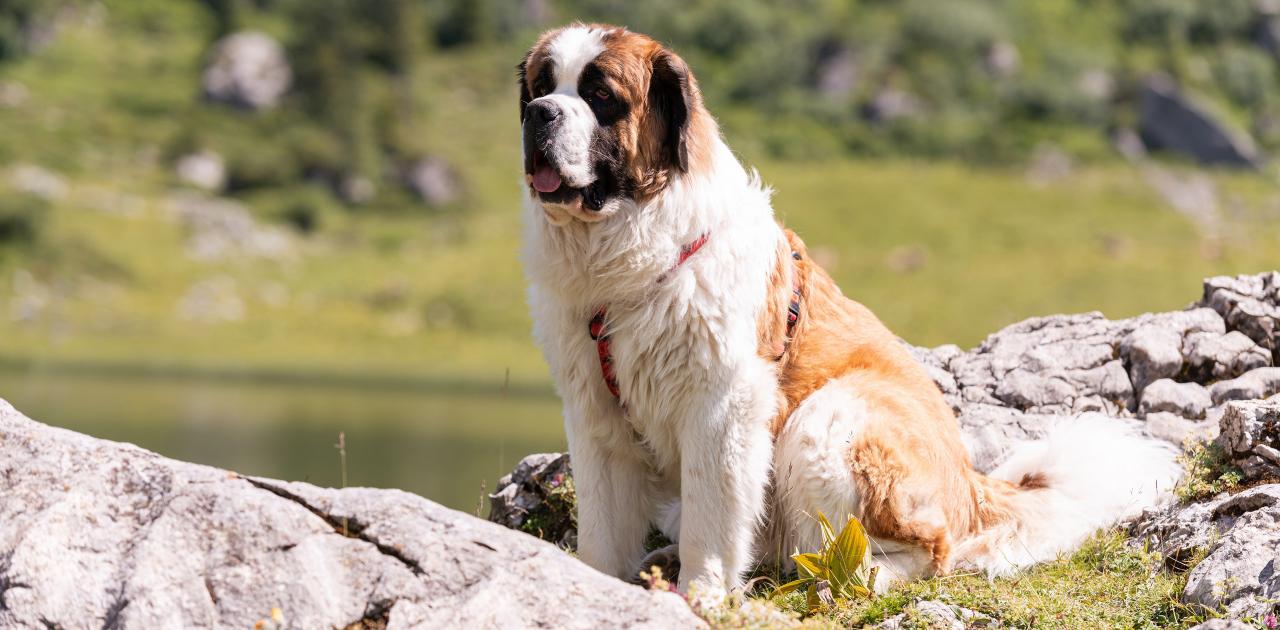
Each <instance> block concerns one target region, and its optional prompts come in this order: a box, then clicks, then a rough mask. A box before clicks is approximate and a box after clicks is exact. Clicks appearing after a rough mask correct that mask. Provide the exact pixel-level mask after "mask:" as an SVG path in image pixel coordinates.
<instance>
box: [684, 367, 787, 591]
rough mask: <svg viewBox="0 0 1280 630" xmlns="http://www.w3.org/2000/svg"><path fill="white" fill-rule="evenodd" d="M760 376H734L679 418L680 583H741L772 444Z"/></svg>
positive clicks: (714, 587) (712, 587)
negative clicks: (712, 394)
mask: <svg viewBox="0 0 1280 630" xmlns="http://www.w3.org/2000/svg"><path fill="white" fill-rule="evenodd" d="M771 384H772V381H771V380H769V379H767V378H763V377H762V378H746V377H739V378H737V379H735V381H734V382H732V383H731V384H730V385H729V386H728V387H726V388H724V390H725V391H724V392H723V393H721V394H720V395H716V396H710V397H708V398H707V400H705V401H704V402H705V404H704V405H702V408H700V409H692V410H691V411H692V412H693V413H691V414H689V415H688V416H686V418H685V420H684V425H683V427H682V430H681V436H680V451H681V469H680V476H681V479H680V501H681V521H680V575H681V579H680V589H681V590H682V591H684V592H688V590H689V589H690V588H691V587H693V586H694V585H695V584H696V585H697V587H696V588H697V589H698V591H699V592H701V593H703V594H705V595H707V596H709V597H712V598H719V597H721V596H723V594H724V593H725V591H726V589H730V590H731V589H736V588H739V587H741V586H742V574H743V572H745V571H746V570H747V569H748V568H749V565H750V562H751V550H752V548H753V542H754V537H755V534H756V527H757V525H758V524H759V523H760V521H761V516H762V514H763V511H764V502H765V501H764V499H765V492H766V491H767V486H768V484H769V469H770V462H771V459H772V450H773V444H772V439H771V436H770V434H769V418H770V417H771V416H772V413H773V409H774V400H775V398H774V393H773V389H772V387H771V386H770V385H771Z"/></svg>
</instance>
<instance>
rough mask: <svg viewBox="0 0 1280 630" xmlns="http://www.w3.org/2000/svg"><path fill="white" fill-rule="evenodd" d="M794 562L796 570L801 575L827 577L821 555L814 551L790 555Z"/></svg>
mask: <svg viewBox="0 0 1280 630" xmlns="http://www.w3.org/2000/svg"><path fill="white" fill-rule="evenodd" d="M791 559H792V560H794V561H795V563H796V572H797V573H799V574H800V576H801V577H807V578H817V579H823V580H825V579H827V578H828V576H827V567H826V566H824V564H825V563H824V562H823V558H822V556H820V555H818V554H816V553H798V554H796V555H794V556H791Z"/></svg>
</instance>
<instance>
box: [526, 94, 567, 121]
mask: <svg viewBox="0 0 1280 630" xmlns="http://www.w3.org/2000/svg"><path fill="white" fill-rule="evenodd" d="M559 117H560V106H558V105H556V104H555V102H554V101H550V100H543V101H534V102H532V103H530V104H529V118H530V120H532V121H533V123H534V124H535V125H546V124H548V123H550V122H551V121H553V120H555V119H557V118H559Z"/></svg>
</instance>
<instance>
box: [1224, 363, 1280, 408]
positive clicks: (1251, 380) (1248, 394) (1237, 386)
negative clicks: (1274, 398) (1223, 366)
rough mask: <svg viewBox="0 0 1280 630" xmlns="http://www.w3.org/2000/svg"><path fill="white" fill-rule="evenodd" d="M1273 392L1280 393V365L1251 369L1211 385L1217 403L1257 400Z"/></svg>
mask: <svg viewBox="0 0 1280 630" xmlns="http://www.w3.org/2000/svg"><path fill="white" fill-rule="evenodd" d="M1273 394H1280V367H1263V368H1258V369H1256V370H1249V371H1248V372H1245V373H1244V374H1243V375H1241V376H1238V377H1236V378H1233V379H1228V380H1225V381H1218V382H1217V383H1214V384H1213V385H1210V386H1209V396H1210V397H1211V398H1213V404H1215V405H1221V404H1223V403H1225V402H1227V401H1231V400H1256V399H1259V398H1266V397H1268V396H1271V395H1273Z"/></svg>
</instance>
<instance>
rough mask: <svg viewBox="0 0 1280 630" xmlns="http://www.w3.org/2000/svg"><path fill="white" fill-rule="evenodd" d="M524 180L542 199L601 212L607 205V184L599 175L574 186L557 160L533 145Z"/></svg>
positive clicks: (551, 202)
mask: <svg viewBox="0 0 1280 630" xmlns="http://www.w3.org/2000/svg"><path fill="white" fill-rule="evenodd" d="M526 164H527V166H526V168H525V181H526V182H527V183H528V184H529V187H530V188H532V189H533V190H534V192H535V193H536V194H537V197H538V200H539V201H542V202H543V203H548V204H556V205H562V206H571V207H581V208H584V209H586V210H588V211H591V212H599V211H600V210H601V209H602V208H603V207H604V202H605V195H604V187H603V184H602V183H601V181H600V180H599V179H597V181H595V182H592V183H591V184H588V185H586V186H583V187H580V188H575V187H573V186H570V185H569V184H568V183H566V182H565V179H564V176H563V175H561V174H560V170H559V169H558V168H556V165H555V163H554V162H553V161H552V160H551V159H550V158H548V157H547V154H546V153H543V152H542V151H541V150H540V149H534V150H533V151H532V152H531V154H530V156H529V159H528V160H527V162H526Z"/></svg>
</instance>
